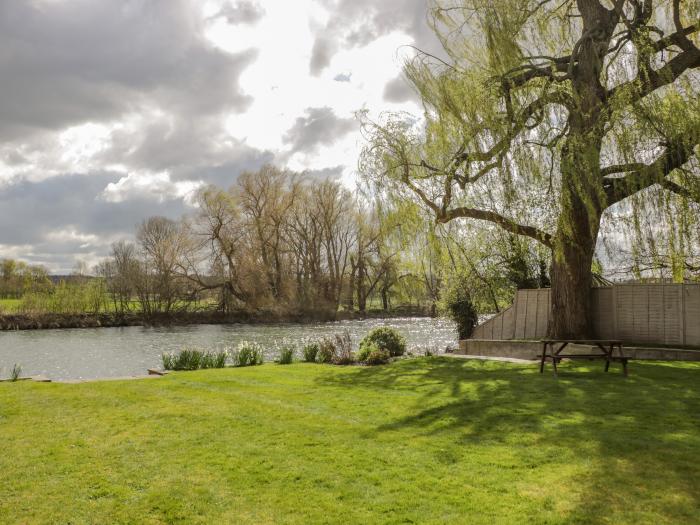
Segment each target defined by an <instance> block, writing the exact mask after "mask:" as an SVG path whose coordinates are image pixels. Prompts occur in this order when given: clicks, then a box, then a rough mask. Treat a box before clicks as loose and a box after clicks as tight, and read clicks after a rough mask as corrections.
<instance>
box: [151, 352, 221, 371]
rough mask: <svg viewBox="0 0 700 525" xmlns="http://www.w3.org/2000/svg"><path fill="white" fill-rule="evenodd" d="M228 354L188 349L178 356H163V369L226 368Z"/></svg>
mask: <svg viewBox="0 0 700 525" xmlns="http://www.w3.org/2000/svg"><path fill="white" fill-rule="evenodd" d="M227 358H228V354H227V352H205V351H202V350H195V349H189V348H186V349H184V350H182V351H180V352H179V353H177V354H163V355H162V360H163V368H165V369H166V370H199V369H203V368H224V367H225V366H226V359H227Z"/></svg>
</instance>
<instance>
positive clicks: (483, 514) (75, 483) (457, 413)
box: [0, 358, 700, 524]
mask: <svg viewBox="0 0 700 525" xmlns="http://www.w3.org/2000/svg"><path fill="white" fill-rule="evenodd" d="M698 385H700V366H699V365H697V364H690V363H688V364H678V363H673V364H665V363H641V362H635V363H633V364H632V365H631V376H630V377H629V379H627V380H625V379H624V378H623V377H621V374H620V373H619V371H617V370H615V372H611V373H610V374H607V375H606V374H604V373H603V372H602V371H601V367H600V366H598V364H597V363H596V364H595V365H591V366H590V367H589V366H587V365H574V364H566V365H565V366H563V367H562V372H561V374H560V378H559V380H558V381H557V380H555V379H554V377H552V375H551V374H544V375H540V374H539V373H537V368H536V366H534V365H514V364H504V363H498V362H482V361H468V360H458V359H450V358H424V359H414V360H406V361H401V362H397V363H394V364H392V365H389V366H383V367H373V368H370V367H334V366H323V365H313V364H295V365H289V366H279V365H264V366H260V367H252V368H243V369H225V370H211V371H201V372H180V373H175V374H172V375H169V376H166V377H165V378H162V379H158V380H145V381H124V382H119V381H117V382H102V383H86V384H75V385H61V384H36V383H28V382H22V383H0V443H2V449H1V450H2V451H1V452H0V521H2V522H7V523H15V522H21V523H49V522H51V523H67V522H70V523H256V524H259V523H299V524H311V523H343V524H347V523H470V524H478V523H489V524H492V523H549V524H558V523H616V524H620V523H635V524H643V523H649V524H663V523H669V524H670V523H687V524H690V523H699V522H700V490H698V489H699V487H700V462H698V454H699V453H700V392H699V390H698Z"/></svg>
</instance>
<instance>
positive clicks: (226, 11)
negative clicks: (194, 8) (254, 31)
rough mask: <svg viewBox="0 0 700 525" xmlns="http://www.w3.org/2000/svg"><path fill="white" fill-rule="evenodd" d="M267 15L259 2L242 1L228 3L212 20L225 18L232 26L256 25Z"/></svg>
mask: <svg viewBox="0 0 700 525" xmlns="http://www.w3.org/2000/svg"><path fill="white" fill-rule="evenodd" d="M264 15H265V10H264V9H263V8H262V6H261V5H260V4H258V3H257V2H249V1H241V2H236V3H235V4H230V3H226V4H224V5H223V7H222V8H221V10H220V11H218V12H217V13H216V14H215V15H214V16H212V18H217V17H224V18H225V19H226V22H228V23H229V24H232V25H238V24H254V23H256V22H258V21H259V20H260V19H261V18H262V17H263V16H264Z"/></svg>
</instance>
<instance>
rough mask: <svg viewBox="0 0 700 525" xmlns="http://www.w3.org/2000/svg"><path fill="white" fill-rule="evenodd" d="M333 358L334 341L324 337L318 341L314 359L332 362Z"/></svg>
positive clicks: (320, 361) (321, 361)
mask: <svg viewBox="0 0 700 525" xmlns="http://www.w3.org/2000/svg"><path fill="white" fill-rule="evenodd" d="M334 359H335V343H334V342H333V339H330V338H328V337H324V338H323V339H321V340H320V341H319V342H318V354H317V355H316V360H317V361H318V362H319V363H332V362H333V360H334Z"/></svg>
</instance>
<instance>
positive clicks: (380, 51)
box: [0, 0, 439, 273]
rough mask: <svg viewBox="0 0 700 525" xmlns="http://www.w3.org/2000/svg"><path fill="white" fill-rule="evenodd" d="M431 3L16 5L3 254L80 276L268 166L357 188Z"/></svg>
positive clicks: (432, 48)
mask: <svg viewBox="0 0 700 525" xmlns="http://www.w3.org/2000/svg"><path fill="white" fill-rule="evenodd" d="M411 45H415V46H417V47H419V48H421V49H423V50H426V51H429V52H436V51H437V49H438V48H439V44H438V43H437V41H436V39H435V37H434V36H433V35H432V33H431V32H430V30H429V28H428V26H427V23H426V0H258V1H255V0H211V1H203V0H119V1H114V0H0V258H6V257H7V258H16V259H21V260H24V261H27V262H29V263H31V264H42V265H44V266H46V267H47V268H48V269H49V271H51V272H52V273H66V272H69V271H70V270H71V269H72V268H73V267H74V265H75V264H76V263H77V262H78V261H83V262H85V263H87V264H89V265H92V264H95V263H96V262H97V261H98V260H99V259H100V258H102V257H104V256H106V255H108V253H109V250H110V245H111V244H112V243H113V242H115V241H118V240H121V239H130V238H132V237H133V234H134V231H135V228H136V226H137V224H138V223H139V222H141V221H142V220H143V219H144V218H146V217H148V216H151V215H163V216H166V217H170V218H173V219H177V218H179V217H181V216H182V215H183V214H187V213H191V212H192V211H194V208H193V206H194V199H193V197H194V195H195V194H196V192H197V190H198V188H200V187H202V186H203V185H207V184H215V185H217V186H220V187H224V188H226V187H229V186H231V185H232V184H233V183H235V181H236V178H237V177H238V176H239V175H240V174H241V173H242V172H245V171H254V170H256V169H258V168H259V167H261V166H262V165H264V164H266V163H272V164H275V165H278V166H280V167H285V168H289V169H292V170H296V171H306V172H309V173H310V175H311V176H317V177H333V178H338V179H339V180H342V181H343V182H344V183H346V184H348V185H352V184H353V181H354V179H355V176H356V168H357V159H358V154H359V152H360V150H361V148H362V146H363V141H362V137H361V134H360V129H359V124H358V122H357V119H356V118H355V114H356V112H357V111H359V110H363V109H364V110H368V111H369V112H370V114H372V115H378V114H379V113H381V112H383V111H408V112H411V113H414V114H419V113H420V111H421V110H420V105H419V102H418V97H417V96H416V94H415V93H414V92H413V91H412V90H411V88H410V87H409V86H408V84H407V83H406V81H405V80H404V78H403V76H402V74H401V67H402V64H403V62H404V60H405V58H406V57H407V56H409V55H410V54H411V53H413V51H412V48H410V47H409V46H411Z"/></svg>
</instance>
